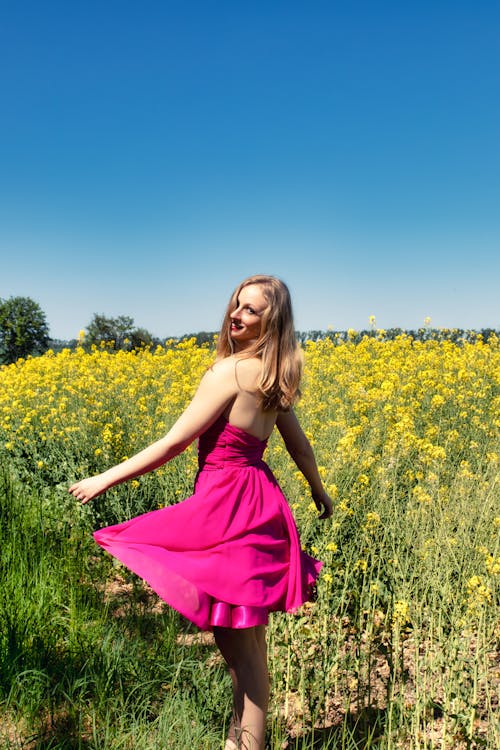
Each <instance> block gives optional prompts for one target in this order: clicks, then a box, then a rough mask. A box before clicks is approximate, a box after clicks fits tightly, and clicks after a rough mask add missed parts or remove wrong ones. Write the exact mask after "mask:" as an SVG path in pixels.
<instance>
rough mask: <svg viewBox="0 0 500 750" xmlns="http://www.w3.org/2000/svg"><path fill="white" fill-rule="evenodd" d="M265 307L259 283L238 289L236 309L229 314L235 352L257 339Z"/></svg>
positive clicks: (265, 302)
mask: <svg viewBox="0 0 500 750" xmlns="http://www.w3.org/2000/svg"><path fill="white" fill-rule="evenodd" d="M267 307H268V303H267V301H266V298H265V297H264V294H263V293H262V287H260V286H259V284H250V285H249V286H245V287H243V289H242V290H241V291H240V293H239V295H238V299H237V300H236V309H235V310H233V312H232V313H231V314H230V318H231V324H230V326H231V327H230V334H231V338H232V340H233V342H234V344H235V350H236V351H237V352H238V351H242V350H243V349H246V348H247V347H248V346H250V344H253V343H254V342H255V341H257V340H258V338H259V336H260V332H261V327H262V320H261V318H262V315H263V314H264V312H265V311H266V309H267Z"/></svg>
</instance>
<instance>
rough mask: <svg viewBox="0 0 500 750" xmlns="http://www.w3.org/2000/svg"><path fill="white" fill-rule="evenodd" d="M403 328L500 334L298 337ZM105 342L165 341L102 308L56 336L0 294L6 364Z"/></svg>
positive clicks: (19, 301) (202, 339) (18, 300)
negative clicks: (72, 332) (70, 334)
mask: <svg viewBox="0 0 500 750" xmlns="http://www.w3.org/2000/svg"><path fill="white" fill-rule="evenodd" d="M403 333H405V334H407V335H409V336H411V337H412V338H413V339H415V340H417V341H427V340H430V339H433V340H439V341H453V342H455V343H463V342H464V341H471V342H472V341H476V340H477V339H478V337H479V336H481V338H482V340H483V341H488V339H489V338H490V337H491V336H493V335H498V331H497V330H496V329H494V328H483V329H482V330H481V331H467V330H464V329H461V328H444V329H443V328H439V329H435V328H430V327H428V326H425V327H422V328H418V329H416V330H404V329H402V328H390V329H388V330H386V331H380V330H378V329H374V328H370V329H369V330H362V331H353V330H349V331H333V330H328V331H322V330H314V331H297V339H298V340H299V342H300V343H301V344H305V343H306V342H307V341H318V340H320V339H325V338H329V339H331V340H332V341H333V342H334V343H343V342H345V341H352V342H353V343H358V342H359V341H361V339H362V338H364V337H365V336H370V337H374V338H375V337H377V338H383V339H384V340H386V341H390V340H393V339H394V338H396V337H397V336H400V335H402V334H403ZM215 334H216V331H198V332H197V333H188V334H185V335H184V336H180V337H172V340H173V341H182V340H184V339H187V338H194V339H195V340H196V343H197V344H198V345H200V346H201V345H202V344H207V343H208V344H212V343H213V339H214V336H215ZM101 342H104V344H105V345H106V347H107V348H111V349H116V350H119V349H124V350H132V349H137V348H139V347H143V346H157V345H159V344H164V339H159V338H158V337H155V336H153V334H152V333H150V332H149V331H148V330H146V329H145V328H141V327H137V326H136V325H135V323H134V319H133V318H131V317H129V316H128V315H118V316H117V317H115V318H113V317H110V316H106V315H103V314H97V313H94V316H93V317H92V320H91V321H90V323H89V324H88V326H87V327H86V329H85V330H84V331H82V332H81V335H80V336H79V338H76V339H72V340H70V341H62V340H59V339H52V338H51V337H50V334H49V326H48V323H47V318H46V316H45V313H44V312H43V310H42V309H41V307H40V305H39V304H38V303H37V302H35V301H34V300H33V299H31V298H30V297H10V298H9V299H6V300H4V299H0V365H1V364H11V363H12V362H16V361H17V360H18V359H19V358H20V357H23V358H26V357H29V356H36V355H38V354H43V353H44V352H46V351H47V350H48V349H52V350H53V351H55V352H57V351H61V350H62V349H65V348H70V349H73V348H75V347H76V346H83V347H84V348H91V347H92V345H101Z"/></svg>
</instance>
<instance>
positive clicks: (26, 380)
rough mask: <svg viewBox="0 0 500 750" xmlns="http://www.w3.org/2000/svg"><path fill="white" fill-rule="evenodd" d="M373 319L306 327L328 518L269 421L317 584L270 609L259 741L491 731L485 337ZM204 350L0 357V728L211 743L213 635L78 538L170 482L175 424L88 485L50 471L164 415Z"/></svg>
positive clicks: (219, 698) (9, 732)
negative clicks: (155, 464)
mask: <svg viewBox="0 0 500 750" xmlns="http://www.w3.org/2000/svg"><path fill="white" fill-rule="evenodd" d="M373 333H374V335H371V336H364V337H357V338H356V339H355V337H354V336H351V337H349V336H347V337H345V338H340V337H337V338H335V337H334V336H332V337H329V338H325V339H322V340H318V341H316V342H308V343H307V344H306V345H305V347H304V356H305V377H304V382H303V389H302V391H303V392H302V398H301V400H300V402H299V404H298V405H297V413H298V416H299V419H300V421H301V424H302V426H303V428H304V430H305V431H306V433H307V435H308V437H309V439H310V440H311V443H312V444H313V447H314V450H315V453H316V456H317V460H318V464H319V468H320V473H321V475H322V477H323V479H324V482H325V484H326V486H327V488H328V490H329V492H330V494H331V496H332V497H333V498H334V504H335V509H334V515H333V518H332V519H331V520H329V521H327V522H325V523H323V522H318V521H317V520H316V516H317V512H316V509H315V506H314V503H312V502H311V498H310V496H309V495H308V492H307V485H306V484H305V483H304V481H303V479H302V477H301V475H300V473H299V472H297V471H296V468H295V466H294V465H293V463H292V462H291V461H290V459H289V457H288V455H287V453H286V451H285V449H284V446H283V443H282V442H281V440H280V437H279V435H278V434H273V436H272V438H271V440H270V442H269V446H268V449H267V453H266V456H265V458H266V460H267V461H268V463H269V464H270V466H271V468H272V469H273V471H274V472H275V474H276V475H277V478H278V480H279V481H280V483H281V485H282V487H283V490H284V492H285V494H286V496H287V498H288V500H289V502H290V505H291V507H292V509H293V512H294V515H295V517H296V520H297V524H298V526H299V529H300V533H301V537H302V540H303V543H304V546H305V547H306V548H307V549H308V550H309V551H310V552H311V553H312V554H314V555H315V556H317V557H319V558H320V559H322V560H324V562H325V566H324V568H323V570H322V574H321V577H320V580H319V583H318V586H317V591H316V596H315V600H314V601H313V602H311V603H310V604H308V605H306V606H305V607H304V608H303V610H301V611H300V612H298V613H297V614H295V615H281V614H280V615H276V616H274V617H273V619H272V622H271V625H270V627H269V633H268V635H269V658H270V667H271V675H272V705H271V711H270V728H269V741H268V742H269V747H270V748H272V749H273V750H274V748H304V749H305V748H311V749H312V748H328V747H330V748H337V747H338V748H345V749H346V750H354V749H355V748H356V749H358V748H359V749H361V748H371V747H373V748H375V747H377V748H388V749H389V748H391V749H392V748H408V749H410V748H411V749H412V750H419V749H420V748H440V750H443V749H444V748H446V749H449V750H451V749H453V750H457V749H458V750H460V749H461V748H464V749H465V748H471V747H487V748H495V747H499V746H500V733H499V729H498V694H499V686H500V666H499V661H498V637H499V635H500V629H499V613H500V607H499V601H498V581H499V576H500V544H499V538H500V502H499V485H498V477H499V461H500V441H499V434H500V431H499V428H500V390H499V384H500V347H499V341H498V339H497V338H496V337H495V336H490V337H489V339H488V341H487V342H485V341H483V340H482V338H481V336H476V337H474V338H473V339H471V340H468V341H465V340H464V341H459V342H452V341H446V340H445V341H443V340H441V341H438V340H432V339H429V340H426V341H417V340H415V339H414V338H412V337H411V336H408V335H404V334H402V335H400V336H397V337H396V338H395V339H394V340H391V341H389V340H386V339H385V338H384V335H383V332H379V333H378V334H377V332H373ZM213 356H214V355H213V350H212V349H211V347H209V346H201V347H200V346H197V345H196V344H195V342H194V340H187V341H184V342H180V343H179V342H177V343H176V342H173V341H172V342H166V343H165V345H164V346H161V347H157V348H156V349H154V350H152V349H142V350H137V351H132V352H122V351H119V352H114V351H111V350H109V349H107V348H106V347H100V348H99V347H97V348H96V347H93V348H92V349H90V350H87V349H86V348H85V346H84V342H83V341H82V342H81V345H80V346H78V347H77V348H76V349H75V350H74V351H70V350H64V351H63V352H61V353H59V354H57V355H56V354H53V353H51V352H48V353H47V354H45V355H44V356H42V357H37V358H33V359H27V360H19V361H18V362H17V363H15V364H13V365H10V366H8V367H2V368H0V457H1V466H2V469H1V474H0V482H1V485H0V503H1V505H0V508H1V510H0V533H1V539H0V545H1V546H0V559H1V560H2V579H3V583H2V590H1V593H0V725H1V726H2V727H3V728H2V729H0V741H1V742H3V743H4V744H3V745H2V746H3V747H9V748H42V747H43V748H49V747H50V748H60V749H61V750H62V748H87V749H88V750H90V749H91V748H92V749H94V748H96V749H97V748H103V750H104V748H105V749H106V750H114V748H117V749H118V748H129V747H130V748H132V747H134V748H136V747H141V748H145V749H148V748H151V750H159V749H160V748H173V749H174V750H175V749H176V748H195V749H196V750H198V749H199V750H204V749H205V748H207V750H211V749H212V748H213V749H214V750H215V748H219V747H221V743H222V737H223V736H224V724H227V723H228V721H229V719H230V717H229V713H228V712H229V683H228V681H227V677H226V675H225V670H224V667H223V665H222V664H221V662H220V660H219V658H218V657H217V651H216V650H215V649H214V646H213V643H212V641H211V639H210V637H207V636H206V635H203V636H202V635H201V634H197V633H196V629H195V628H193V627H191V626H189V625H187V624H186V623H185V622H184V621H183V620H182V619H181V618H180V617H179V616H178V615H177V614H176V613H174V612H172V611H171V610H170V609H168V608H167V607H166V606H163V605H162V603H161V602H159V601H158V599H157V598H156V597H154V596H153V595H152V594H151V592H150V591H149V590H148V589H147V587H146V586H145V585H144V584H143V583H142V582H140V581H139V580H138V579H136V578H135V577H134V576H133V575H132V574H130V573H128V571H126V570H125V569H124V568H123V567H121V566H120V565H118V564H117V563H115V562H113V561H112V560H111V559H110V558H108V557H107V556H105V555H104V554H101V551H100V550H99V549H98V548H97V547H96V545H94V543H93V541H92V538H91V531H92V529H93V528H96V527H97V526H100V525H103V524H108V523H114V522H117V521H121V520H124V519H125V518H127V517H130V516H131V515H135V514H137V513H140V512H144V511H146V510H151V509H153V508H157V507H161V506H162V505H165V504H170V503H175V502H179V501H181V500H182V499H183V498H184V497H186V496H188V495H189V494H190V491H191V487H192V483H193V480H194V476H195V472H196V450H195V446H194V445H193V446H192V447H191V448H189V449H188V450H187V451H186V452H185V453H184V454H183V455H182V456H179V457H177V458H176V459H174V461H173V462H172V463H171V464H169V465H168V466H165V467H162V468H161V469H159V470H158V471H157V472H155V473H154V474H151V475H148V476H144V477H141V478H140V479H138V480H135V481H133V482H131V483H129V484H128V485H123V486H121V487H118V488H113V489H112V490H111V491H109V492H108V493H107V495H106V497H104V498H101V499H98V500H96V501H94V503H93V504H92V505H91V506H86V507H81V506H79V505H78V504H76V503H75V502H74V501H73V499H72V498H71V497H70V496H69V495H68V493H67V487H68V485H69V484H70V483H71V482H72V481H74V480H75V479H77V478H80V477H82V476H84V475H87V474H89V473H96V472H98V471H101V470H103V469H104V468H106V467H108V466H109V465H110V464H112V463H115V462H117V461H120V460H123V459H125V458H126V457H127V456H130V455H131V454H133V453H134V452H136V451H137V450H139V449H140V448H142V447H144V446H145V445H146V444H148V443H149V442H151V441H152V440H154V439H156V438H158V437H160V436H161V435H163V434H164V433H165V432H166V431H167V430H168V428H169V426H170V425H171V424H172V423H173V422H174V421H175V419H176V418H177V416H178V415H179V414H180V412H181V411H182V409H183V408H184V407H185V405H186V404H187V402H188V401H189V398H190V397H191V395H192V394H193V392H194V389H195V387H196V384H197V381H198V380H199V378H200V377H201V375H202V373H203V372H204V371H205V370H206V368H207V367H209V366H210V363H211V362H212V361H213Z"/></svg>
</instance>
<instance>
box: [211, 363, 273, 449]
mask: <svg viewBox="0 0 500 750" xmlns="http://www.w3.org/2000/svg"><path fill="white" fill-rule="evenodd" d="M227 359H229V360H232V361H233V362H234V378H235V380H236V384H237V393H236V395H235V397H234V399H233V400H232V401H231V403H230V404H228V406H227V407H226V408H225V409H224V411H223V415H224V417H225V418H226V419H227V421H228V422H229V423H230V424H232V425H234V426H235V427H239V428H240V429H241V430H245V432H248V433H249V434H250V435H254V436H255V437H256V438H258V439H259V440H265V439H266V438H268V437H269V435H270V434H271V432H272V431H273V427H274V425H275V423H276V417H277V412H276V411H275V410H274V409H271V410H268V411H264V410H263V409H262V406H261V400H262V394H261V393H260V391H259V388H258V384H259V381H260V378H261V372H262V362H261V360H260V359H258V358H257V357H250V358H242V357H238V356H232V357H228V358H227Z"/></svg>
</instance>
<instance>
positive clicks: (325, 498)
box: [312, 490, 333, 518]
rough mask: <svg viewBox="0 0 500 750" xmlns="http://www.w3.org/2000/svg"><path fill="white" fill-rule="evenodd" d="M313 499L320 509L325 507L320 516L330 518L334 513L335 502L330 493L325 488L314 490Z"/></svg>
mask: <svg viewBox="0 0 500 750" xmlns="http://www.w3.org/2000/svg"><path fill="white" fill-rule="evenodd" d="M312 499H313V500H314V503H315V505H316V507H317V509H318V510H321V509H322V508H323V513H321V515H320V516H319V518H330V516H331V515H332V513H333V502H332V498H331V497H330V495H328V494H327V493H326V492H325V490H323V491H322V492H313V493H312Z"/></svg>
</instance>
